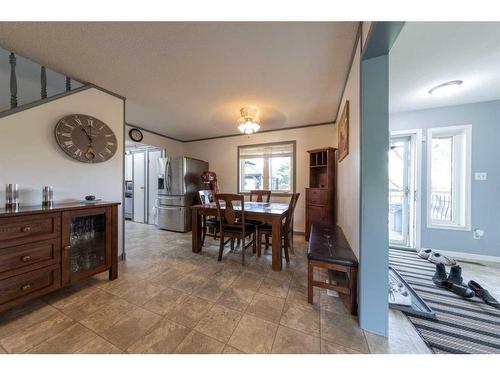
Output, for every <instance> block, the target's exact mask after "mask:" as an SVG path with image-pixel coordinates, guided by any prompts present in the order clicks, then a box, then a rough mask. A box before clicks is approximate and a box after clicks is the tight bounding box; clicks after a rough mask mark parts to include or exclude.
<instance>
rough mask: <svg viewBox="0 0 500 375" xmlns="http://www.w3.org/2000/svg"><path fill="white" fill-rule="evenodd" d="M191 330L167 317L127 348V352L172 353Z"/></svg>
mask: <svg viewBox="0 0 500 375" xmlns="http://www.w3.org/2000/svg"><path fill="white" fill-rule="evenodd" d="M190 331H191V330H190V329H189V328H187V327H184V326H181V325H180V324H177V323H175V322H172V321H170V320H168V319H163V320H162V321H161V322H159V323H158V324H157V325H156V326H155V327H154V328H153V330H152V331H151V332H149V333H148V334H147V335H146V336H144V337H143V338H141V339H140V340H139V341H137V342H136V343H134V344H133V345H132V346H131V347H129V348H128V352H129V353H151V354H159V353H165V354H166V353H173V352H174V350H175V349H176V348H177V347H178V346H179V344H180V343H181V342H182V340H184V338H185V337H186V336H187V335H188V334H189V332H190Z"/></svg>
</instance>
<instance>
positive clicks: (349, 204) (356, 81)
mask: <svg viewBox="0 0 500 375" xmlns="http://www.w3.org/2000/svg"><path fill="white" fill-rule="evenodd" d="M360 58H361V46H360V43H358V46H357V48H356V54H355V56H354V61H353V64H352V66H351V71H350V73H349V78H348V80H347V85H346V87H345V91H344V95H343V97H342V102H341V105H340V108H339V113H338V114H337V119H338V118H340V115H341V114H342V109H343V108H344V104H345V102H346V100H349V154H348V155H347V156H346V157H345V158H344V159H343V160H342V161H341V162H340V163H339V166H338V172H337V173H338V181H337V188H338V191H337V197H338V211H337V217H338V224H339V225H340V227H341V228H342V229H343V231H344V234H345V236H346V238H347V240H348V241H349V244H350V245H351V248H352V250H353V251H354V253H355V254H356V256H357V257H358V259H359V229H360V228H359V213H360V211H359V209H360V207H359V200H360V196H359V192H360V190H359V189H360V165H361V164H360V163H361V159H360V136H359V129H360V116H359V114H360V111H359V109H360V107H359V106H360Z"/></svg>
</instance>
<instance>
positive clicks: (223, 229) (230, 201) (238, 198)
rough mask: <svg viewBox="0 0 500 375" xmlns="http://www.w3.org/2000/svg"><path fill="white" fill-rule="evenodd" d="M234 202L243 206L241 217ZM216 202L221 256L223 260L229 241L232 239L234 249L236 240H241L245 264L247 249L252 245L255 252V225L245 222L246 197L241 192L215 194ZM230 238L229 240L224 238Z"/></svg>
mask: <svg viewBox="0 0 500 375" xmlns="http://www.w3.org/2000/svg"><path fill="white" fill-rule="evenodd" d="M221 201H223V202H224V208H221V203H220V202H221ZM234 203H238V205H240V207H241V211H240V215H238V216H240V217H238V216H237V215H236V211H235V209H234ZM215 204H216V205H217V219H218V220H219V237H220V245H219V258H218V260H219V261H221V260H222V254H223V253H224V247H225V245H226V244H227V242H228V241H231V250H234V240H235V239H237V240H240V241H241V263H242V264H243V265H244V264H245V250H246V248H247V247H249V246H252V247H253V251H254V252H255V248H256V243H255V234H256V230H255V225H253V224H248V223H246V222H245V198H244V196H243V195H239V194H215ZM247 237H251V241H250V242H249V243H248V244H245V239H246V238H247ZM226 238H228V241H227V242H224V240H225V239H226Z"/></svg>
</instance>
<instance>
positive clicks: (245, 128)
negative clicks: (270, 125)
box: [238, 121, 260, 134]
mask: <svg viewBox="0 0 500 375" xmlns="http://www.w3.org/2000/svg"><path fill="white" fill-rule="evenodd" d="M259 129H260V125H259V124H257V123H256V122H253V121H245V122H243V123H241V124H240V125H239V126H238V130H239V131H240V132H242V133H244V134H252V133H255V132H257V131H258V130H259Z"/></svg>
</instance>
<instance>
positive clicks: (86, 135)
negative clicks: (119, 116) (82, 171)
mask: <svg viewBox="0 0 500 375" xmlns="http://www.w3.org/2000/svg"><path fill="white" fill-rule="evenodd" d="M54 133H55V137H56V141H57V144H58V145H59V146H60V147H61V148H62V150H63V151H64V152H65V153H66V154H68V155H69V156H70V157H72V158H73V159H75V160H78V161H81V162H83V163H102V162H104V161H106V160H109V159H111V158H112V157H113V155H114V154H115V153H116V150H117V148H118V142H117V141H116V136H115V133H113V131H112V130H111V128H110V127H109V126H108V125H106V124H105V123H104V122H102V121H101V120H99V119H96V118H95V117H92V116H88V115H82V114H74V115H69V116H65V117H63V118H62V119H60V120H59V121H58V122H57V125H56V127H55V129H54Z"/></svg>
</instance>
